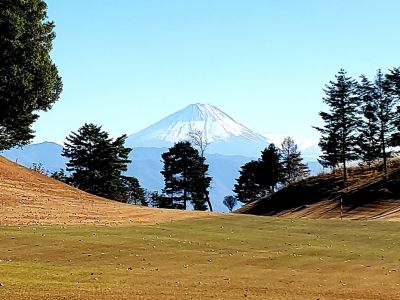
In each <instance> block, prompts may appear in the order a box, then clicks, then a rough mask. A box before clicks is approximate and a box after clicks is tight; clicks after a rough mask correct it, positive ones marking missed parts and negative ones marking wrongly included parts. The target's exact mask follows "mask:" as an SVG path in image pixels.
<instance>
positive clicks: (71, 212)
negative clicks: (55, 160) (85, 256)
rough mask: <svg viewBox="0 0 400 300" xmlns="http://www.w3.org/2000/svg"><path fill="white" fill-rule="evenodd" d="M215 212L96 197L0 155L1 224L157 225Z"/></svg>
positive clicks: (205, 215) (206, 215) (207, 215)
mask: <svg viewBox="0 0 400 300" xmlns="http://www.w3.org/2000/svg"><path fill="white" fill-rule="evenodd" d="M212 215H214V214H211V213H206V212H205V213H199V212H192V211H178V210H168V209H153V208H146V207H139V206H133V205H127V204H122V203H118V202H115V201H111V200H107V199H104V198H100V197H96V196H93V195H90V194H88V193H85V192H82V191H80V190H78V189H75V188H73V187H71V186H69V185H66V184H63V183H61V182H59V181H57V180H53V179H51V178H49V177H47V176H44V175H42V174H39V173H38V172H35V171H32V170H29V169H27V168H25V167H22V166H20V165H18V164H15V163H13V162H10V161H9V160H7V159H5V158H3V157H0V225H37V224H42V225H45V224H47V225H49V224H103V225H113V224H114V225H116V224H132V223H134V224H154V223H159V222H169V221H172V220H183V219H188V218H201V217H210V216H212Z"/></svg>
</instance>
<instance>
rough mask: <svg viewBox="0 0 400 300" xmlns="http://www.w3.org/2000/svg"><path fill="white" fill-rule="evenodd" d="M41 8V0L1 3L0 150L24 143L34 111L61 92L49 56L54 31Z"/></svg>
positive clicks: (29, 136)
mask: <svg viewBox="0 0 400 300" xmlns="http://www.w3.org/2000/svg"><path fill="white" fill-rule="evenodd" d="M46 9H47V5H46V3H45V2H44V1H42V0H29V1H26V0H1V1H0V150H3V149H8V148H11V147H13V146H16V145H20V146H21V145H25V144H27V143H28V142H29V141H30V140H31V139H32V137H33V133H34V132H33V130H32V129H31V125H32V124H33V122H34V121H36V119H37V118H38V112H39V111H47V110H48V109H50V108H51V105H52V104H53V103H54V102H55V101H56V100H57V99H58V98H59V96H60V93H61V90H62V82H61V78H60V76H59V75H58V71H57V68H56V66H55V65H54V64H53V63H52V61H51V58H50V55H49V52H50V50H51V48H52V41H53V39H54V38H55V34H54V32H53V29H54V24H53V22H49V21H47V13H46Z"/></svg>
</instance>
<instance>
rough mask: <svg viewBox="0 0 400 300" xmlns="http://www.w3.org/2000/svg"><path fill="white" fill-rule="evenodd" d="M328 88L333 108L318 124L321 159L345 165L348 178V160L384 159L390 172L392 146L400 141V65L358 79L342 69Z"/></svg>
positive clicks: (330, 164)
mask: <svg viewBox="0 0 400 300" xmlns="http://www.w3.org/2000/svg"><path fill="white" fill-rule="evenodd" d="M324 92H325V97H324V98H323V101H324V103H325V104H327V106H328V109H329V110H328V111H327V112H320V116H321V118H322V120H323V122H324V126H323V127H315V128H316V129H317V130H318V131H319V132H320V133H321V138H320V142H319V146H320V148H321V150H322V152H323V155H322V156H321V159H320V163H321V164H322V165H323V166H325V167H330V168H332V169H335V168H337V167H338V166H339V165H341V166H342V170H343V180H344V182H345V181H346V180H347V163H348V162H349V161H354V160H361V161H363V162H366V163H367V164H371V163H373V162H374V161H377V160H381V161H382V165H383V172H384V174H386V173H387V160H388V157H389V156H390V149H391V147H394V146H399V145H400V102H399V101H400V68H394V69H391V70H389V72H388V73H387V74H383V73H382V71H381V70H378V71H377V73H376V76H375V78H374V79H373V80H372V81H371V80H369V79H368V78H367V77H366V76H365V75H361V76H360V80H359V81H356V80H355V79H353V78H351V77H349V76H347V73H346V71H345V70H343V69H342V70H340V71H339V73H338V74H337V75H336V76H335V80H334V81H330V82H329V84H327V85H326V88H325V89H324Z"/></svg>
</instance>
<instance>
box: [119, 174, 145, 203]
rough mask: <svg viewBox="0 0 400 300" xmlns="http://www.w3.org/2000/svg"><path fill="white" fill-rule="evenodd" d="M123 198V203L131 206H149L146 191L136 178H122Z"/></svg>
mask: <svg viewBox="0 0 400 300" xmlns="http://www.w3.org/2000/svg"><path fill="white" fill-rule="evenodd" d="M121 178H122V185H123V190H122V191H123V197H122V201H123V202H125V203H129V204H135V205H141V206H148V205H149V204H148V202H147V200H146V195H145V191H144V189H143V188H142V187H141V186H140V183H139V180H138V179H137V178H135V177H130V176H122V177H121Z"/></svg>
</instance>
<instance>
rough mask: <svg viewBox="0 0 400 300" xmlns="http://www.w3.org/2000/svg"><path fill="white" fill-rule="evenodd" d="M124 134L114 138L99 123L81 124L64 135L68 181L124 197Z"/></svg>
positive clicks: (115, 197) (104, 194)
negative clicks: (67, 134)
mask: <svg viewBox="0 0 400 300" xmlns="http://www.w3.org/2000/svg"><path fill="white" fill-rule="evenodd" d="M125 139H126V135H122V136H120V137H118V138H116V139H115V140H113V139H112V138H110V137H109V135H108V133H107V132H105V131H102V129H101V126H96V125H94V124H85V125H83V126H82V127H81V128H79V130H78V132H77V133H75V132H72V133H71V134H70V135H69V136H68V137H67V142H66V143H65V144H64V148H63V152H62V155H63V156H65V157H67V158H69V162H68V163H67V171H69V172H71V177H70V182H71V184H72V185H74V186H75V187H77V188H79V189H81V190H84V191H87V192H89V193H92V194H95V195H98V196H102V197H106V198H109V199H113V200H118V201H123V200H124V197H125V189H124V182H123V177H122V175H121V174H122V172H124V171H126V170H127V164H128V163H130V162H131V161H130V160H129V159H128V154H129V152H130V151H131V149H130V148H125V147H124V143H125Z"/></svg>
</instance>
